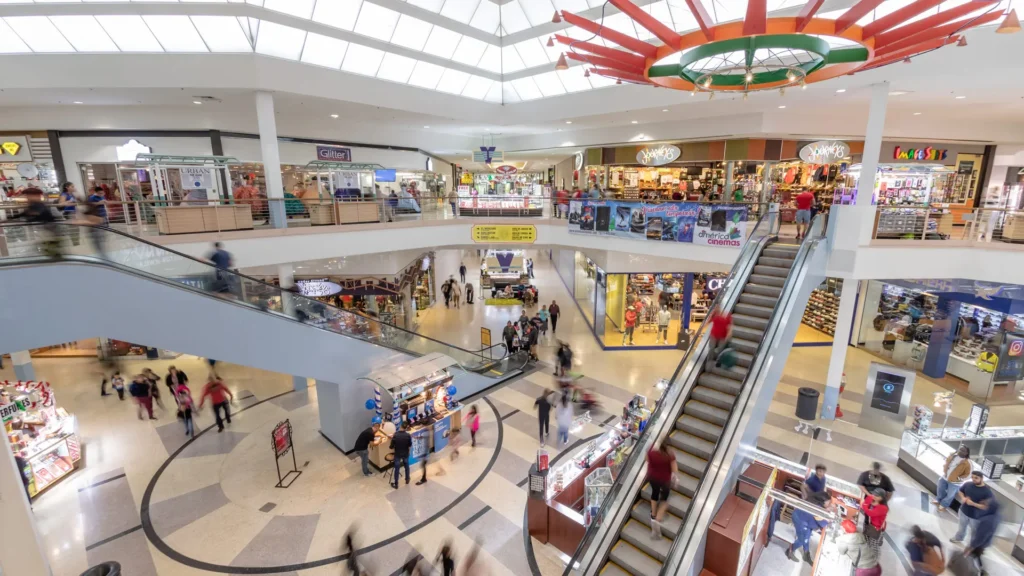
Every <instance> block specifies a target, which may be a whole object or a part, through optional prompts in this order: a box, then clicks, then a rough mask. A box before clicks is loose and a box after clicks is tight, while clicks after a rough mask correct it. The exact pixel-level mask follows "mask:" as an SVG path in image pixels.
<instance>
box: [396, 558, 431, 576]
mask: <svg viewBox="0 0 1024 576" xmlns="http://www.w3.org/2000/svg"><path fill="white" fill-rule="evenodd" d="M412 558H413V557H412V556H410V557H409V558H408V559H407V560H406V561H405V562H406V564H407V563H408V562H409V560H412ZM423 560H424V558H423V554H422V553H420V552H417V553H416V564H417V565H419V564H420V563H422V562H423ZM404 570H405V564H403V565H402V567H401V568H399V569H398V570H395V571H394V572H392V573H391V576H402V574H405V573H406V572H405V571H404Z"/></svg>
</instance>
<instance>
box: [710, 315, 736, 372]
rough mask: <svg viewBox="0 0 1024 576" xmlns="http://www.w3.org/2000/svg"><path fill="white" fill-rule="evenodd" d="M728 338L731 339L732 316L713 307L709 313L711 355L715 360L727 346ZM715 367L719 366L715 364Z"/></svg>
mask: <svg viewBox="0 0 1024 576" xmlns="http://www.w3.org/2000/svg"><path fill="white" fill-rule="evenodd" d="M729 338H732V314H729V313H727V312H724V311H722V309H721V308H719V307H717V306H716V307H715V309H714V310H713V311H712V312H711V354H712V356H711V357H712V358H714V359H717V358H718V355H719V354H720V353H721V352H722V350H725V347H726V346H728V345H729ZM715 366H716V367H717V366H720V364H719V363H717V362H716V363H715Z"/></svg>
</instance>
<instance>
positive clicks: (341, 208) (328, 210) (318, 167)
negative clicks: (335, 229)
mask: <svg viewBox="0 0 1024 576" xmlns="http://www.w3.org/2000/svg"><path fill="white" fill-rule="evenodd" d="M383 169H384V167H383V166H381V165H380V164H359V163H355V162H325V161H322V160H314V161H313V162H310V163H309V164H306V171H307V172H309V173H311V175H315V180H316V189H317V193H318V195H319V197H320V198H322V199H323V200H321V201H319V202H317V201H315V200H313V201H307V202H306V208H307V210H308V211H309V218H310V222H311V224H312V225H314V226H316V225H323V224H358V223H360V222H380V210H379V206H378V201H377V194H376V183H377V181H376V176H375V174H376V171H377V170H383ZM310 179H312V178H310ZM330 198H334V199H335V200H336V202H332V201H330V200H328V199H330Z"/></svg>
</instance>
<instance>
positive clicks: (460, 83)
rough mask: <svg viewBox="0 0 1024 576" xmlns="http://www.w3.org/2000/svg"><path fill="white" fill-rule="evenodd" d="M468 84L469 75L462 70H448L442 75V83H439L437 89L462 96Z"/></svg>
mask: <svg viewBox="0 0 1024 576" xmlns="http://www.w3.org/2000/svg"><path fill="white" fill-rule="evenodd" d="M467 82H469V74H466V73H465V72H463V71H461V70H452V69H451V68H447V69H445V71H444V73H443V74H441V81H440V82H438V83H437V89H438V90H440V91H441V92H447V93H448V94H462V90H463V89H464V88H465V87H466V83H467Z"/></svg>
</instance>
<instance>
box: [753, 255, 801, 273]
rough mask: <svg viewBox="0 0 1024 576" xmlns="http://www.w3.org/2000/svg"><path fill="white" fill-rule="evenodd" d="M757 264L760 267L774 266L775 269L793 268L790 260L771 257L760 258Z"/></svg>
mask: <svg viewBox="0 0 1024 576" xmlns="http://www.w3.org/2000/svg"><path fill="white" fill-rule="evenodd" d="M757 263H758V264H759V265H761V266H775V267H777V268H786V269H787V270H788V269H789V268H792V267H793V259H792V258H788V259H787V258H772V257H771V256H761V257H760V258H758V259H757Z"/></svg>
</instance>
